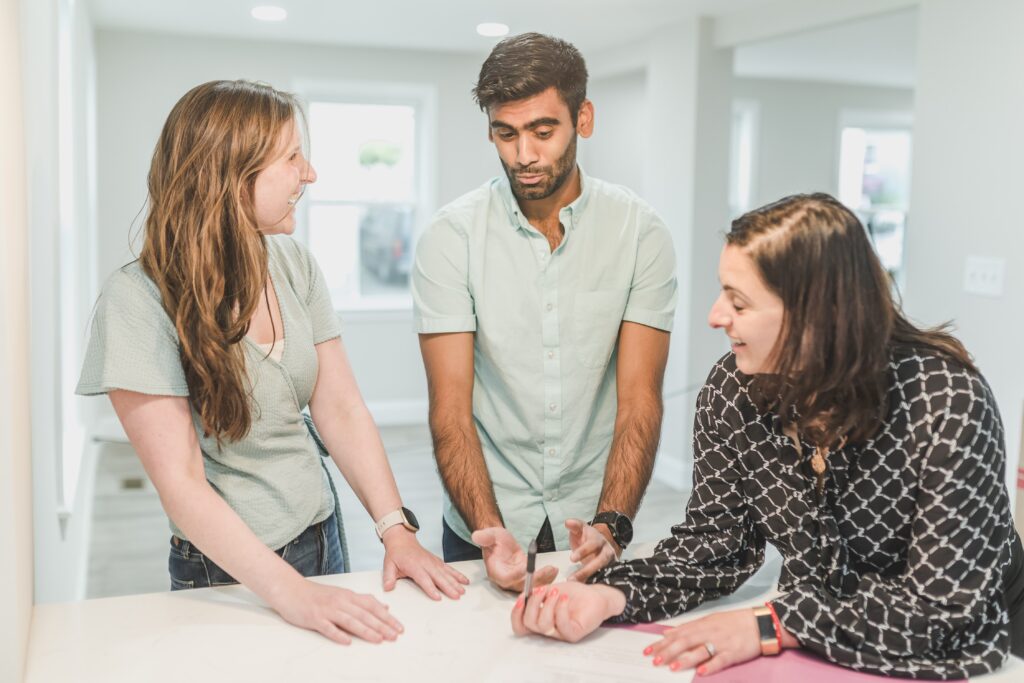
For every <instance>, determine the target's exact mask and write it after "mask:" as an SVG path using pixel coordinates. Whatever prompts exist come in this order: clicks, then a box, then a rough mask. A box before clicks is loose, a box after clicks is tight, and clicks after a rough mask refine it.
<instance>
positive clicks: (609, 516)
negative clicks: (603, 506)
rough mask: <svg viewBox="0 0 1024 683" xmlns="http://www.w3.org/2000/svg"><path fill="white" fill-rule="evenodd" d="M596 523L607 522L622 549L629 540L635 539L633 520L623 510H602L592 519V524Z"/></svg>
mask: <svg viewBox="0 0 1024 683" xmlns="http://www.w3.org/2000/svg"><path fill="white" fill-rule="evenodd" d="M595 524H607V525H608V529H609V530H610V531H611V533H612V538H613V539H615V543H616V544H618V546H619V549H620V550H625V549H626V546H627V545H629V542H630V541H632V540H633V522H632V521H631V520H630V519H629V517H627V516H626V515H624V514H622V513H621V512H616V511H614V510H611V511H609V512H602V513H601V514H599V515H598V516H596V517H594V519H592V520H591V521H590V526H594V525H595Z"/></svg>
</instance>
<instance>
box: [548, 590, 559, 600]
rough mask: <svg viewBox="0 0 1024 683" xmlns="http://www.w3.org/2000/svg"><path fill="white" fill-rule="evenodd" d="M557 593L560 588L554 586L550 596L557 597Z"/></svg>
mask: <svg viewBox="0 0 1024 683" xmlns="http://www.w3.org/2000/svg"><path fill="white" fill-rule="evenodd" d="M557 595H558V589H557V588H552V589H551V591H550V592H549V593H548V597H549V598H553V597H555V596H557Z"/></svg>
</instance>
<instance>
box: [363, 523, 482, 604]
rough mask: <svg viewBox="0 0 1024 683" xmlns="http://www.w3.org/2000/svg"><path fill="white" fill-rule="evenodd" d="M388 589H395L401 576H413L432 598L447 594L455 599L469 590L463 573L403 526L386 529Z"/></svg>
mask: <svg viewBox="0 0 1024 683" xmlns="http://www.w3.org/2000/svg"><path fill="white" fill-rule="evenodd" d="M383 578H384V590H385V591H390V590H394V588H395V584H396V583H397V582H398V579H412V580H413V581H415V582H416V585H417V586H419V587H420V588H421V589H422V590H423V592H424V593H426V594H427V595H428V596H429V597H430V598H431V599H432V600H440V599H441V593H444V594H445V595H447V596H448V597H449V598H451V599H453V600H458V599H459V596H460V595H462V594H463V593H465V592H466V589H465V588H463V587H462V585H463V584H468V583H469V579H467V578H466V577H465V576H463V574H462V573H461V572H459V571H456V570H455V569H453V568H451V567H449V566H448V565H446V564H445V563H444V562H443V561H441V558H439V557H437V556H436V555H434V554H433V553H429V552H427V551H426V550H425V549H424V548H423V546H421V545H420V543H419V541H417V540H416V535H415V534H414V533H412V532H411V531H409V530H408V529H405V528H404V527H402V526H395V527H392V528H390V529H388V530H387V531H385V532H384V574H383Z"/></svg>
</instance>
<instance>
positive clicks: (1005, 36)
mask: <svg viewBox="0 0 1024 683" xmlns="http://www.w3.org/2000/svg"><path fill="white" fill-rule="evenodd" d="M919 12H920V18H921V19H920V21H921V23H920V25H919V26H918V52H917V74H918V83H917V89H916V98H915V112H916V113H915V116H914V153H913V167H914V172H913V179H912V184H911V211H910V216H909V222H908V226H907V238H906V240H907V242H906V255H907V266H906V288H905V295H904V304H905V308H906V310H907V312H908V313H909V314H910V315H911V316H912V317H914V318H916V319H918V320H919V321H922V322H925V323H929V324H936V323H940V322H943V321H945V320H949V319H954V320H955V321H956V325H957V328H958V333H957V334H958V336H959V337H960V338H961V339H962V340H963V342H964V343H965V345H966V346H967V348H968V350H969V351H971V352H972V353H973V354H974V356H975V359H976V360H977V363H978V365H979V366H980V368H981V371H982V372H983V373H984V375H985V377H986V378H987V379H988V381H989V383H990V384H991V386H992V389H993V391H994V392H995V395H996V399H997V401H998V403H999V408H1000V411H1001V412H1002V416H1003V420H1004V424H1005V427H1006V433H1007V446H1008V455H1009V458H1008V460H1009V463H1008V464H1009V467H1008V473H1007V474H1008V476H1007V481H1008V483H1009V484H1010V486H1011V490H1012V489H1013V487H1014V485H1015V477H1013V476H1011V473H1015V471H1016V462H1017V454H1018V451H1019V444H1020V423H1021V405H1022V402H1024V364H1022V363H1021V362H1020V340H1021V339H1022V338H1024V316H1022V315H1021V312H1022V308H1024V225H1022V219H1021V211H1020V209H1019V207H1018V206H1017V201H1018V199H1019V197H1020V196H1021V190H1022V188H1024V165H1022V164H1021V163H1020V156H1021V151H1022V150H1024V126H1022V122H1024V80H1022V79H1021V76H1020V75H1021V73H1022V72H1024V42H1022V41H1021V39H1020V27H1021V26H1024V3H1022V2H1020V1H1019V0H985V1H984V2H970V3H968V2H963V1H961V0H928V2H922V3H921V5H920V10H919ZM971 254H975V255H981V256H992V257H1002V258H1005V259H1006V270H1005V290H1004V293H1003V296H1002V297H1001V298H986V297H980V296H975V295H971V294H967V293H965V292H964V291H963V288H962V282H963V274H964V260H965V258H966V256H968V255H971Z"/></svg>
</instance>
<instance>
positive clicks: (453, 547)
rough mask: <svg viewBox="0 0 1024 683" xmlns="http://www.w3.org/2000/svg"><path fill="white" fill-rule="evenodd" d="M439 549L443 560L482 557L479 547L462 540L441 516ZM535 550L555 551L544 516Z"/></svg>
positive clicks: (548, 520) (542, 551) (453, 560)
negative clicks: (442, 554)
mask: <svg viewBox="0 0 1024 683" xmlns="http://www.w3.org/2000/svg"><path fill="white" fill-rule="evenodd" d="M523 550H525V548H524V549H523ZM441 551H442V552H443V553H444V561H445V562H462V561H463V560H480V559H483V553H482V552H480V548H478V547H477V546H475V545H473V544H472V543H470V542H469V541H465V540H463V539H462V537H461V536H459V535H458V534H457V533H455V532H454V531H452V528H451V527H450V526H448V522H446V521H445V519H444V518H443V517H442V518H441ZM537 552H540V553H553V552H555V537H554V534H553V533H552V532H551V520H550V519H547V518H546V517H545V518H544V524H543V525H542V526H541V528H540V532H539V533H538V534H537Z"/></svg>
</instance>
